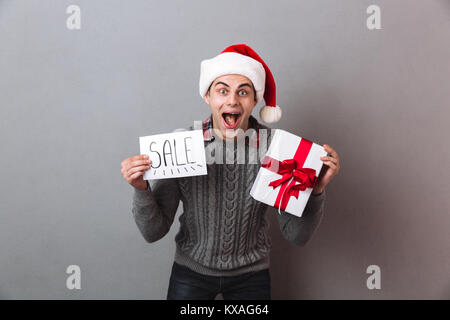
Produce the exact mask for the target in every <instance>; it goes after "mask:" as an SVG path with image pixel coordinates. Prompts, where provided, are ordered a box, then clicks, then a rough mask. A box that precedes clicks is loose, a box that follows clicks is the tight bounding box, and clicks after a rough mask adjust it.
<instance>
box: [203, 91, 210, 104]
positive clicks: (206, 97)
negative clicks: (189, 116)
mask: <svg viewBox="0 0 450 320" xmlns="http://www.w3.org/2000/svg"><path fill="white" fill-rule="evenodd" d="M203 99H204V100H205V102H206V104H209V91H206V93H205V96H204V97H203Z"/></svg>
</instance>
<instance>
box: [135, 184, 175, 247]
mask: <svg viewBox="0 0 450 320" xmlns="http://www.w3.org/2000/svg"><path fill="white" fill-rule="evenodd" d="M149 182H150V184H149V187H148V188H147V189H146V190H139V189H136V188H133V189H134V195H133V209H132V212H133V217H134V220H135V222H136V225H137V227H138V229H139V231H140V232H141V234H142V236H143V237H144V239H145V240H146V241H147V242H150V243H151V242H155V241H158V240H159V239H161V238H162V237H164V236H165V235H166V234H167V233H168V232H169V230H170V227H171V226H172V223H173V220H174V218H175V213H176V212H177V209H178V205H179V204H180V199H181V195H180V191H179V187H178V183H177V181H176V179H161V180H151V181H149Z"/></svg>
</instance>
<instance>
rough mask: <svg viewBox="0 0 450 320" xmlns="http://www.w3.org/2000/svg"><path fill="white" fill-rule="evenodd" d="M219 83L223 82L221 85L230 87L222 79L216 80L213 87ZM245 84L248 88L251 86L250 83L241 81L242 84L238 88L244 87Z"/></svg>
mask: <svg viewBox="0 0 450 320" xmlns="http://www.w3.org/2000/svg"><path fill="white" fill-rule="evenodd" d="M219 84H223V85H224V86H226V87H230V86H229V85H227V84H226V83H225V82H222V81H219V82H217V83H216V84H215V85H214V87H216V86H217V85H219ZM245 86H247V87H249V88H250V89H251V88H252V87H251V85H250V84H249V83H242V84H240V85H239V87H238V88H241V87H245Z"/></svg>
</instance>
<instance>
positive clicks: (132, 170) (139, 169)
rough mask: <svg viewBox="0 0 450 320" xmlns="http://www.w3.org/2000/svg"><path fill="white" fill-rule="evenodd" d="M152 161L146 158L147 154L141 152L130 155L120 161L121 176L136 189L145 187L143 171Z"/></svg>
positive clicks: (148, 167)
mask: <svg viewBox="0 0 450 320" xmlns="http://www.w3.org/2000/svg"><path fill="white" fill-rule="evenodd" d="M151 163H152V161H151V160H150V159H149V158H148V155H146V154H141V155H138V156H132V157H129V158H126V159H125V160H123V161H122V169H121V170H120V172H121V173H122V176H123V178H124V179H125V180H126V181H127V182H128V183H129V184H131V185H132V186H133V187H135V188H136V189H140V190H145V189H147V181H145V180H144V179H143V176H144V173H145V171H147V170H149V169H150V164H151Z"/></svg>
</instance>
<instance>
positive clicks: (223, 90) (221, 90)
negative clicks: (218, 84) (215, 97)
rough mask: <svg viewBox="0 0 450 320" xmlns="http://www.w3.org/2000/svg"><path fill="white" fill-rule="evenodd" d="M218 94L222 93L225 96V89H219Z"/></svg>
mask: <svg viewBox="0 0 450 320" xmlns="http://www.w3.org/2000/svg"><path fill="white" fill-rule="evenodd" d="M219 92H220V93H222V94H225V93H226V92H227V90H226V89H220V90H219Z"/></svg>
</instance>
